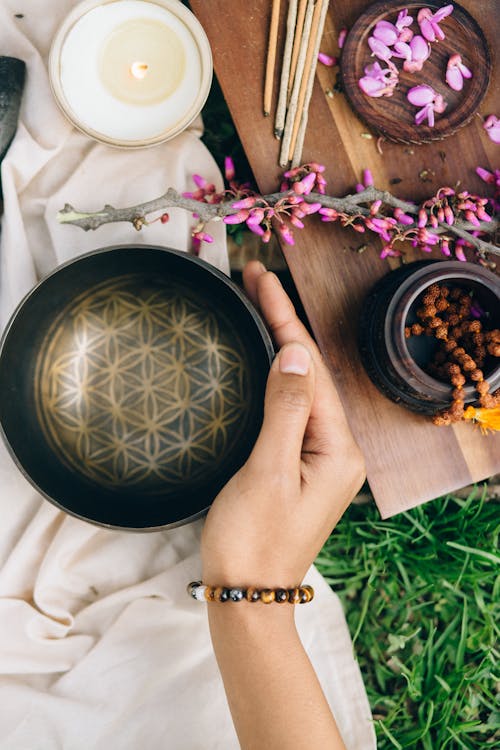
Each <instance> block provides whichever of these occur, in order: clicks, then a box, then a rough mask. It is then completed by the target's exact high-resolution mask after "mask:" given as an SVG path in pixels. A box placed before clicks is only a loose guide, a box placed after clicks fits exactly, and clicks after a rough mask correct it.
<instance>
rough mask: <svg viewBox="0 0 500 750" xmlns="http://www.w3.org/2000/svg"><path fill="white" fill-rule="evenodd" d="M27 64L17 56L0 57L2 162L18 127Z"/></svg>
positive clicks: (0, 142)
mask: <svg viewBox="0 0 500 750" xmlns="http://www.w3.org/2000/svg"><path fill="white" fill-rule="evenodd" d="M25 77H26V65H25V63H24V62H23V61H22V60H18V59H17V58H16V57H0V162H1V161H2V159H3V157H4V156H5V154H6V151H7V149H8V147H9V145H10V142H11V141H12V139H13V137H14V134H15V132H16V128H17V120H18V117H19V109H20V107H21V97H22V93H23V89H24V80H25Z"/></svg>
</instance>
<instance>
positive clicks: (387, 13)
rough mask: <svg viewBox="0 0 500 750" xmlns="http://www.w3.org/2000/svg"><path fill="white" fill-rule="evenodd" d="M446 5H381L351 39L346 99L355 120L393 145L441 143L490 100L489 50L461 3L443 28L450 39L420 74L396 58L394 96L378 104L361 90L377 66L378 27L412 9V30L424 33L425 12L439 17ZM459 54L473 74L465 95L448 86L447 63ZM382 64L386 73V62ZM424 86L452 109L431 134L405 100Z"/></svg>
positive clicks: (413, 1) (346, 53)
mask: <svg viewBox="0 0 500 750" xmlns="http://www.w3.org/2000/svg"><path fill="white" fill-rule="evenodd" d="M444 4H445V3H443V2H439V1H436V0H429V2H418V1H417V0H408V2H394V1H393V2H385V0H382V1H381V2H376V3H374V4H373V5H370V6H369V7H368V8H367V10H366V11H365V12H364V13H362V14H361V16H360V17H359V18H358V20H357V21H356V23H355V24H354V26H353V27H352V28H351V30H350V31H349V34H348V35H347V38H346V41H345V44H344V47H343V50H342V57H341V74H342V81H343V89H344V92H345V94H346V97H347V99H348V101H349V103H350V105H351V107H352V108H353V109H354V111H355V112H356V114H357V115H358V116H359V117H360V118H361V119H362V120H363V121H364V122H365V123H366V124H367V125H368V126H370V127H371V128H373V129H374V130H376V131H377V132H379V133H380V134H381V135H383V136H385V137H386V138H389V139H390V140H393V141H399V142H402V143H415V144H419V143H427V142H429V141H436V140H441V139H443V138H445V137H446V136H448V135H451V134H452V133H454V132H455V131H456V130H457V129H458V128H460V127H462V126H463V125H466V124H467V123H468V122H469V121H470V119H471V118H472V117H473V115H474V114H475V113H476V112H477V110H478V108H479V105H480V104H481V102H482V100H483V98H484V96H485V94H486V91H487V88H488V84H489V80H490V74H491V60H490V53H489V49H488V44H487V42H486V39H485V37H484V34H483V32H482V30H481V27H480V26H479V25H478V23H477V22H476V21H475V20H474V18H472V16H471V15H470V14H469V13H468V12H467V11H466V10H464V9H463V8H461V7H460V5H457V4H456V3H453V5H454V10H453V13H452V14H451V15H449V16H448V17H447V18H445V19H444V20H443V21H442V22H441V28H442V30H443V32H444V33H445V35H446V38H445V39H443V40H442V41H438V42H431V43H430V44H431V54H430V57H429V58H428V59H427V60H426V61H425V62H424V65H423V68H422V70H421V71H419V72H416V73H407V72H405V71H404V70H403V66H402V63H403V61H402V60H400V59H398V58H393V62H394V63H395V64H396V67H397V68H398V70H399V72H400V74H399V83H398V85H397V86H396V88H395V90H394V93H393V95H392V96H390V97H380V98H373V97H370V96H367V95H366V94H364V93H363V92H362V91H361V89H360V88H359V84H358V81H359V79H360V78H361V77H362V76H363V75H364V70H365V67H366V66H367V65H370V64H371V63H373V62H375V61H376V60H378V58H376V57H372V55H371V51H370V48H369V46H368V37H370V36H371V34H372V32H373V29H374V27H375V24H376V23H377V22H378V21H382V20H386V21H390V22H391V23H394V22H395V21H396V18H397V15H398V13H399V11H401V10H404V9H405V8H407V9H408V12H409V14H410V15H411V16H413V19H414V20H413V25H412V26H411V27H410V28H411V29H412V30H413V31H414V32H415V33H419V26H418V24H417V20H416V17H417V13H418V11H419V10H420V9H421V8H424V7H428V8H430V9H431V10H433V11H436V10H437V9H438V8H441V7H442V6H443V5H444ZM457 53H458V54H460V55H461V57H462V61H463V62H464V64H465V65H466V66H467V67H468V68H469V69H470V70H471V71H472V73H473V76H472V78H471V79H469V80H464V86H463V89H462V91H454V90H453V89H451V88H450V87H449V86H448V84H447V83H446V81H445V74H446V66H447V63H448V59H449V57H450V56H451V55H453V54H457ZM378 62H379V63H380V64H381V66H382V67H384V63H383V61H381V60H378ZM420 84H427V85H429V86H432V88H433V89H434V90H435V91H436V92H437V93H438V94H441V95H442V96H443V97H444V99H445V101H446V102H447V103H448V106H447V108H446V110H445V111H444V113H443V114H440V115H438V114H437V115H436V121H435V124H434V127H432V128H431V127H429V126H428V125H427V124H422V125H416V124H415V114H416V112H417V111H418V107H414V106H413V105H412V104H410V102H409V101H408V99H407V98H406V95H407V93H408V91H409V89H411V88H412V87H413V86H418V85H420Z"/></svg>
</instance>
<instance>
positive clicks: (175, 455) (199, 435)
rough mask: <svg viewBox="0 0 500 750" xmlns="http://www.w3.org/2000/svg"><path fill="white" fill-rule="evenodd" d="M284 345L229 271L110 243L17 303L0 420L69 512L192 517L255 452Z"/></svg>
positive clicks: (24, 460) (95, 517) (155, 524)
mask: <svg viewBox="0 0 500 750" xmlns="http://www.w3.org/2000/svg"><path fill="white" fill-rule="evenodd" d="M273 355H274V350H273V346H272V342H271V339H270V337H269V334H268V332H267V329H266V327H265V325H264V323H263V322H262V320H261V318H260V317H259V315H258V313H257V312H256V310H255V309H254V307H253V306H252V305H251V303H250V302H249V301H248V299H247V298H246V297H245V295H244V294H243V292H241V291H240V289H239V288H238V287H237V286H236V285H235V284H234V283H233V282H232V281H231V280H230V279H228V278H227V277H226V276H225V275H224V274H223V273H221V272H220V271H218V270H217V269H215V268H213V267H212V266H210V265H209V264H207V263H205V262H204V261H202V260H200V259H198V258H193V257H192V256H190V255H188V254H187V253H183V252H179V251H176V250H170V249H168V248H162V247H152V246H141V247H135V246H127V247H112V248H104V249H101V250H97V251H95V252H92V253H87V254H85V255H81V256H79V257H78V258H76V259H75V260H73V261H70V262H69V263H66V264H63V265H62V266H59V268H57V269H56V270H55V271H53V272H52V273H51V274H49V275H48V276H46V277H45V279H43V280H42V281H41V282H40V283H39V284H38V285H37V286H36V287H35V288H34V289H33V290H32V291H31V292H30V293H29V294H28V295H27V296H26V297H25V299H24V300H23V301H22V302H21V304H20V305H19V307H18V308H17V310H16V311H15V312H14V314H13V316H12V318H11V320H10V322H9V324H8V325H7V327H6V331H5V333H4V337H3V340H2V343H1V344H0V393H1V394H2V397H1V399H0V427H1V430H2V431H3V436H4V438H5V440H6V443H7V446H8V448H9V450H10V452H11V454H12V456H13V458H14V460H15V461H16V462H17V464H18V466H19V468H20V469H21V471H22V472H23V473H24V474H25V476H26V477H27V478H28V480H29V481H31V483H32V484H33V485H34V486H35V487H36V488H37V489H38V490H39V491H40V492H41V493H42V494H43V495H44V496H45V497H46V498H47V499H48V500H50V501H51V502H53V503H54V504H55V505H57V506H58V507H59V508H61V509H63V510H65V511H67V512H68V513H71V514H73V515H75V516H77V517H79V518H82V519H84V520H88V521H92V522H94V523H97V524H100V525H103V526H108V527H113V528H120V529H130V530H137V531H139V530H155V529H158V528H167V527H172V526H179V525H181V524H183V523H186V522H188V521H191V520H193V519H194V518H197V517H198V516H200V515H202V514H203V513H204V512H205V511H206V510H207V509H208V507H209V506H210V504H211V502H212V501H213V499H214V498H215V497H216V495H217V494H218V493H219V491H220V490H221V489H222V487H223V486H224V485H225V484H226V482H227V481H228V480H229V479H230V478H231V477H232V476H233V474H234V473H235V472H236V471H237V470H238V469H239V468H240V467H241V466H242V464H243V463H244V462H245V461H246V460H247V458H248V456H249V454H250V452H251V450H252V448H253V445H254V442H255V439H256V437H257V435H258V433H259V430H260V426H261V423H262V413H263V403H264V392H265V387H266V381H267V374H268V372H269V367H270V363H271V361H272V359H273Z"/></svg>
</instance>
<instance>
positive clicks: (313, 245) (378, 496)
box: [191, 0, 500, 518]
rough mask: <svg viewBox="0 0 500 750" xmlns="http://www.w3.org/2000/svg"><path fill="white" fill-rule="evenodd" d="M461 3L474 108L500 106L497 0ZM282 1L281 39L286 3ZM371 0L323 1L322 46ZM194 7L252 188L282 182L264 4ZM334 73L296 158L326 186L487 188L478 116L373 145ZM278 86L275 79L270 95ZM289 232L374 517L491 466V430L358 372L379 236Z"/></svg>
mask: <svg viewBox="0 0 500 750" xmlns="http://www.w3.org/2000/svg"><path fill="white" fill-rule="evenodd" d="M461 4H462V6H463V7H464V8H465V9H466V10H468V11H469V13H471V14H472V15H473V16H474V18H475V19H476V21H477V22H478V23H479V24H480V26H481V27H482V29H483V31H484V33H485V36H486V38H487V41H488V44H489V47H490V52H491V57H492V77H491V82H490V86H489V90H488V93H487V96H486V98H485V100H484V102H483V105H482V106H481V107H480V114H481V115H483V116H486V115H488V114H491V113H494V114H497V115H500V110H499V109H498V107H499V102H500V66H499V62H500V61H499V59H498V58H499V42H498V39H500V14H499V13H498V3H497V0H483V1H482V2H481V3H477V2H474V1H473V0H463V2H462V3H461ZM281 5H282V9H281V12H282V15H283V19H282V22H281V23H280V35H281V37H282V36H283V31H284V28H285V19H284V15H285V12H286V6H287V3H286V2H282V3H281ZM368 5H369V2H367V0H349V1H347V2H343V3H330V9H329V11H328V18H327V24H326V28H325V34H324V37H323V43H322V45H321V49H322V51H323V52H326V53H328V54H333V55H335V54H338V49H337V36H338V32H339V31H340V29H341V28H342V27H344V26H345V27H348V28H349V27H350V26H352V25H353V24H354V22H355V20H356V19H357V17H358V16H359V15H360V14H361V13H362V12H363V11H364V10H366V8H367V7H368ZM422 5H425V3H422ZM191 7H192V8H193V10H194V12H195V13H196V14H197V16H198V18H199V20H200V21H201V23H202V24H203V26H204V28H205V30H206V32H207V35H208V37H209V40H210V43H211V45H212V51H213V56H214V64H215V71H216V74H217V77H218V79H219V82H220V84H221V86H222V89H223V92H224V95H225V97H226V100H227V103H228V105H229V108H230V110H231V113H232V116H233V119H234V122H235V125H236V127H237V129H238V133H239V136H240V138H241V141H242V144H243V147H244V149H245V151H246V154H247V156H248V159H249V161H250V164H251V166H252V169H253V171H254V175H255V178H256V180H257V183H258V185H259V189H260V190H261V191H262V192H263V193H266V192H272V191H274V190H275V189H276V188H277V186H278V185H279V176H280V169H279V167H278V154H279V142H278V141H276V140H275V138H274V137H273V121H272V117H270V118H264V117H263V115H262V92H263V79H264V67H265V53H266V46H267V34H268V28H269V19H270V12H271V2H269V0H255V1H254V2H250V3H249V2H247V1H246V0H210V2H205V1H203V0H192V1H191ZM445 23H446V22H444V23H443V29H444V30H445ZM282 42H283V39H280V43H281V44H282ZM458 51H459V50H458ZM278 59H280V54H279V53H278ZM335 74H336V69H332V68H327V67H324V66H321V65H319V66H318V71H317V76H316V84H315V89H314V93H313V98H312V101H311V107H310V111H309V127H308V131H307V135H306V141H305V146H304V152H303V159H302V161H303V162H307V161H312V160H314V161H319V162H321V163H323V164H325V165H326V168H327V169H326V172H325V176H326V178H327V180H328V192H329V193H331V194H335V195H343V194H345V193H346V192H348V191H350V190H352V188H353V186H354V185H355V183H356V182H358V181H359V179H360V177H361V174H362V170H363V169H364V168H366V167H369V168H370V169H371V170H372V173H373V175H374V178H375V184H376V185H377V186H378V187H380V188H383V189H390V190H391V191H392V192H393V193H394V194H396V195H397V196H398V197H401V198H411V199H417V200H418V199H423V198H425V197H428V196H430V195H431V194H433V193H434V192H435V190H437V188H438V187H440V186H441V185H443V184H451V185H453V184H455V183H456V182H457V181H458V180H461V181H462V184H464V185H467V187H468V188H469V189H471V190H472V191H477V192H482V193H483V194H484V193H485V191H486V190H487V187H486V186H485V184H484V183H482V182H481V181H480V180H479V178H478V177H477V176H476V175H475V172H474V168H475V167H476V166H477V165H480V166H482V167H485V168H488V167H490V168H492V167H495V166H496V167H500V146H498V145H495V144H494V143H492V142H491V141H490V140H489V139H488V138H487V136H486V134H485V132H484V131H483V129H482V127H481V122H482V121H481V119H480V118H479V117H473V119H472V121H471V123H470V124H469V125H467V126H466V127H464V128H462V129H461V130H459V131H458V132H456V133H455V134H454V135H452V136H450V137H448V138H446V139H445V140H443V141H440V142H434V143H432V144H426V145H421V146H415V145H412V146H408V145H403V144H397V143H390V142H387V141H386V142H383V143H381V144H380V150H381V151H382V153H380V152H379V150H378V148H377V137H376V136H373V137H372V138H370V137H367V134H368V136H369V135H370V132H369V129H368V128H367V126H366V125H364V124H363V123H362V122H361V121H360V120H359V119H358V118H357V117H356V115H355V114H354V113H353V112H352V110H351V109H350V107H349V105H348V104H347V102H346V100H345V98H344V97H343V95H342V94H339V93H334V95H333V97H331V96H329V95H328V94H326V93H325V92H327V91H332V90H333V86H334V83H335ZM277 88H278V76H276V80H275V89H276V91H275V96H274V98H273V101H274V102H276V99H277ZM295 234H296V244H295V246H294V247H288V246H284V247H283V252H284V255H285V258H286V261H287V263H288V266H289V268H290V271H291V273H292V276H293V279H294V281H295V284H296V286H297V289H298V291H299V294H300V296H301V299H302V302H303V304H304V308H305V310H306V313H307V315H308V317H309V321H310V323H311V326H312V328H313V331H314V334H315V336H316V339H317V342H318V344H319V346H320V348H321V351H322V352H323V355H324V356H325V358H326V361H327V363H328V365H329V368H330V371H331V373H332V376H333V378H334V381H335V383H336V385H337V387H338V388H339V391H340V394H341V397H342V400H343V403H344V406H345V408H346V411H347V414H348V417H349V419H350V423H351V427H352V430H353V432H354V434H355V436H356V439H357V440H358V442H359V444H360V446H361V448H362V450H363V452H364V455H365V458H366V464H367V472H368V480H369V483H370V487H371V490H372V492H373V495H374V497H375V500H376V502H377V505H378V507H379V509H380V512H381V515H382V517H384V518H387V517H389V516H392V515H394V514H396V513H398V512H400V511H402V510H406V509H408V508H411V507H413V506H416V505H419V504H421V503H423V502H425V501H427V500H430V499H432V498H434V497H437V496H439V495H442V494H445V493H447V492H451V491H453V490H455V489H457V488H459V487H462V486H464V485H467V484H470V483H471V482H475V481H479V480H481V479H484V478H486V477H489V476H491V475H493V474H495V473H497V472H499V471H500V434H495V435H491V434H490V435H488V436H483V435H481V433H480V432H479V431H478V430H476V429H474V428H472V427H471V426H470V425H469V424H464V423H461V424H459V425H456V426H454V427H442V428H438V427H434V426H433V425H432V424H431V423H429V421H428V418H425V417H420V416H419V415H416V414H413V413H412V412H410V411H407V410H405V409H403V408H402V407H399V406H397V405H396V404H394V403H392V402H391V401H389V400H387V399H386V398H385V397H384V396H382V395H381V394H380V393H379V392H378V390H377V389H376V388H375V386H374V385H372V383H371V381H370V380H369V379H368V376H367V375H366V373H365V371H364V369H363V366H362V364H361V362H360V359H359V355H358V350H357V346H356V333H357V320H358V314H359V310H360V306H361V303H362V300H363V298H364V297H365V295H366V293H367V292H368V290H369V289H370V287H371V286H372V285H373V284H374V283H375V281H376V280H377V279H379V278H380V277H381V276H383V275H384V274H385V273H387V272H388V271H389V270H390V268H391V265H390V263H392V267H394V265H395V264H396V265H397V263H398V261H391V262H390V263H389V262H387V261H382V260H380V259H379V257H378V253H379V252H380V245H378V243H377V241H373V242H372V243H371V244H370V245H369V246H368V248H367V249H366V250H365V251H364V252H362V253H359V252H357V249H358V248H359V247H360V246H361V245H363V244H365V243H366V240H364V238H363V237H364V236H363V235H358V234H356V233H355V232H352V231H351V230H347V229H341V228H340V227H337V226H336V225H335V224H323V223H321V222H320V221H319V220H317V219H316V218H315V217H311V218H310V219H309V220H308V221H307V227H306V229H304V230H302V231H296V233H295ZM368 242H370V241H369V240H368Z"/></svg>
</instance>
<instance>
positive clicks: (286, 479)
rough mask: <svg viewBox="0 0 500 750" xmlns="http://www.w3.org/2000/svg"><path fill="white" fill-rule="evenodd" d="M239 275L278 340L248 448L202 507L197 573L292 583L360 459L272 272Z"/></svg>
mask: <svg viewBox="0 0 500 750" xmlns="http://www.w3.org/2000/svg"><path fill="white" fill-rule="evenodd" d="M243 278H244V283H245V288H246V291H247V294H248V296H249V297H250V299H251V300H252V301H253V302H254V304H255V305H256V306H258V307H259V308H260V310H261V312H262V314H263V316H264V318H265V320H266V321H267V324H268V326H269V328H270V330H271V333H272V335H273V337H274V340H275V342H276V344H277V345H278V346H279V347H281V348H280V351H279V352H278V354H277V356H276V358H275V360H274V362H273V365H272V367H271V370H270V373H269V378H268V383H267V389H266V397H265V405H264V422H263V425H262V429H261V432H260V435H259V437H258V439H257V442H256V444H255V447H254V449H253V451H252V453H251V455H250V457H249V458H248V460H247V462H246V463H245V465H244V466H243V467H242V468H241V469H240V470H239V471H238V472H237V474H235V476H234V477H233V478H232V479H231V480H230V481H229V482H228V484H227V485H226V486H225V487H224V488H223V489H222V491H221V492H220V493H219V495H218V496H217V498H216V499H215V501H214V503H213V505H212V507H211V508H210V511H209V513H208V516H207V519H206V523H205V527H204V529H203V534H202V540H201V556H202V563H203V581H204V582H205V583H208V584H210V585H222V586H257V587H262V588H269V587H271V588H272V587H278V586H284V587H293V586H296V585H298V584H299V583H300V582H301V581H302V580H303V578H304V575H305V574H306V572H307V570H308V568H309V566H310V565H311V564H312V562H313V561H314V559H315V558H316V556H317V554H318V552H319V551H320V549H321V547H322V546H323V544H324V542H325V541H326V539H327V537H328V536H329V534H330V532H331V530H332V529H333V528H334V527H335V525H336V523H337V521H338V520H339V518H340V517H341V515H342V514H343V512H344V510H345V509H346V507H347V506H348V505H349V503H350V502H351V500H352V498H353V497H354V495H355V494H356V492H357V491H358V490H359V488H360V486H361V484H362V483H363V480H364V476H365V471H364V461H363V457H362V455H361V452H360V450H359V448H358V446H357V444H356V442H355V440H354V438H353V436H352V433H351V431H350V429H349V426H348V424H347V420H346V416H345V413H344V410H343V408H342V405H341V403H340V399H339V396H338V393H337V391H336V389H335V386H334V384H333V382H332V380H331V378H330V374H329V372H328V370H327V368H326V365H325V364H324V362H323V360H322V357H321V354H320V352H319V350H318V348H317V346H316V344H315V343H314V341H313V340H312V338H311V337H310V335H309V334H308V332H307V330H306V329H305V327H304V326H303V324H302V323H301V322H300V320H299V319H298V317H297V315H296V313H295V310H294V308H293V305H292V303H291V301H290V299H289V298H288V296H287V295H286V293H285V291H284V289H283V287H282V286H281V284H280V282H279V279H278V278H277V277H276V276H275V275H274V274H272V273H269V272H266V270H265V268H264V267H263V266H262V264H260V263H259V262H257V261H252V262H250V263H249V264H248V265H247V266H246V268H245V271H244V275H243ZM299 372H303V373H304V374H298V373H299Z"/></svg>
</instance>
